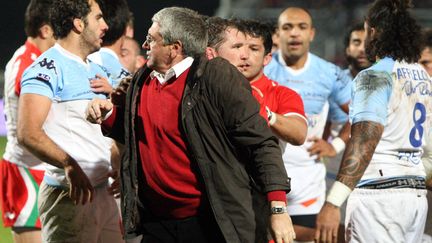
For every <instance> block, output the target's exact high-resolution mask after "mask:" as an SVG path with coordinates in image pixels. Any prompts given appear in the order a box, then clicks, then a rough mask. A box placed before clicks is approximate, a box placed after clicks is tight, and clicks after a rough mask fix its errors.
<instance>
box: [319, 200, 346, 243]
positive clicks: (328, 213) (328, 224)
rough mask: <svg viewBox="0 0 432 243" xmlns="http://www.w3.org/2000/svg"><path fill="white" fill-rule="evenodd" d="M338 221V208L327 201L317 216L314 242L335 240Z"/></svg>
mask: <svg viewBox="0 0 432 243" xmlns="http://www.w3.org/2000/svg"><path fill="white" fill-rule="evenodd" d="M339 221H340V208H339V207H336V206H334V205H332V204H330V203H328V202H326V203H325V204H324V206H323V207H322V208H321V211H320V213H319V214H318V216H317V221H316V227H317V229H316V232H315V242H330V243H332V242H334V243H336V242H337V236H338V229H339Z"/></svg>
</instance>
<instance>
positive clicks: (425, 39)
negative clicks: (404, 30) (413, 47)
mask: <svg viewBox="0 0 432 243" xmlns="http://www.w3.org/2000/svg"><path fill="white" fill-rule="evenodd" d="M428 47H429V48H432V29H429V28H427V29H423V31H422V44H421V50H423V49H425V48H428Z"/></svg>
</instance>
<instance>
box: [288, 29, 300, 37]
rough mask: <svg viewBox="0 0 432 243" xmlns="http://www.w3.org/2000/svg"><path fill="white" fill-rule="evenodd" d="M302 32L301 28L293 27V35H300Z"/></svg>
mask: <svg viewBox="0 0 432 243" xmlns="http://www.w3.org/2000/svg"><path fill="white" fill-rule="evenodd" d="M299 33H300V29H299V28H298V27H293V28H292V30H291V32H290V34H291V36H298V35H299Z"/></svg>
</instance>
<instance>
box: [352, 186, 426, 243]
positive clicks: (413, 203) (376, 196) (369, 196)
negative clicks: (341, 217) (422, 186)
mask: <svg viewBox="0 0 432 243" xmlns="http://www.w3.org/2000/svg"><path fill="white" fill-rule="evenodd" d="M427 210H428V205H427V199H426V190H419V189H410V188H401V189H354V191H353V192H352V193H351V195H350V197H349V198H348V203H347V211H346V219H345V240H346V242H362V243H363V242H368V243H374V242H377V243H378V242H379V243H381V242H391V243H419V242H421V239H422V236H423V232H424V228H425V222H426V215H427Z"/></svg>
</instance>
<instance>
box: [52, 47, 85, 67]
mask: <svg viewBox="0 0 432 243" xmlns="http://www.w3.org/2000/svg"><path fill="white" fill-rule="evenodd" d="M53 48H55V49H57V50H58V51H59V52H60V53H61V54H63V55H64V56H65V57H67V58H69V59H72V60H75V61H77V62H79V63H81V64H83V65H86V66H87V65H89V62H88V59H87V58H86V61H85V62H84V61H83V60H82V59H81V57H79V56H78V55H76V54H73V53H72V52H70V51H68V50H66V49H64V48H63V47H62V46H61V45H60V44H58V43H55V44H54V47H53Z"/></svg>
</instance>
